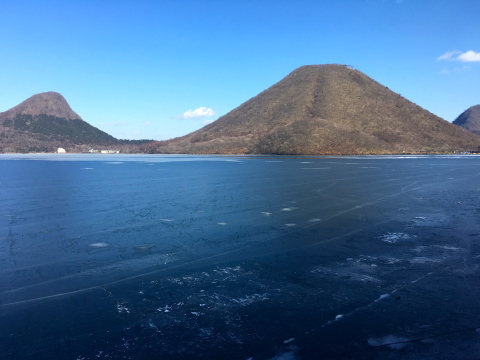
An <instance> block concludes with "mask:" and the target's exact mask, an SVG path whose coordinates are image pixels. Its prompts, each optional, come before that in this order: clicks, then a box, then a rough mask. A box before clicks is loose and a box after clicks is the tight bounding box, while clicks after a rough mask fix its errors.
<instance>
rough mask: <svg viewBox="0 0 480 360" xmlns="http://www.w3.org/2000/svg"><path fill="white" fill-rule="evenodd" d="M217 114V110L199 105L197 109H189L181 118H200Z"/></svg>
mask: <svg viewBox="0 0 480 360" xmlns="http://www.w3.org/2000/svg"><path fill="white" fill-rule="evenodd" d="M213 115H215V111H214V110H213V109H211V108H207V107H199V108H198V109H195V110H187V111H185V112H184V113H183V114H182V115H181V116H179V117H180V118H181V119H198V118H202V117H208V116H213Z"/></svg>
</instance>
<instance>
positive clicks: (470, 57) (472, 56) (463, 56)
mask: <svg viewBox="0 0 480 360" xmlns="http://www.w3.org/2000/svg"><path fill="white" fill-rule="evenodd" d="M437 60H447V61H461V62H480V53H477V52H475V51H473V50H469V51H466V52H464V53H462V52H461V51H448V52H446V53H445V54H443V55H441V56H439V57H438V58H437Z"/></svg>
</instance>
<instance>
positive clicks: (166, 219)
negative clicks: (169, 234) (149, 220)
mask: <svg viewBox="0 0 480 360" xmlns="http://www.w3.org/2000/svg"><path fill="white" fill-rule="evenodd" d="M160 221H173V220H172V219H160Z"/></svg>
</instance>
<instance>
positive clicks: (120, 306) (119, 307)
mask: <svg viewBox="0 0 480 360" xmlns="http://www.w3.org/2000/svg"><path fill="white" fill-rule="evenodd" d="M117 310H118V312H119V313H120V314H122V313H127V314H130V309H129V308H127V307H126V306H124V305H123V304H117Z"/></svg>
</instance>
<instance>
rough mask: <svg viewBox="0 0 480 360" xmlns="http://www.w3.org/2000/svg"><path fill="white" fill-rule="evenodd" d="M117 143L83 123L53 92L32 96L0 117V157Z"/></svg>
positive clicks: (77, 149) (61, 98)
mask: <svg viewBox="0 0 480 360" xmlns="http://www.w3.org/2000/svg"><path fill="white" fill-rule="evenodd" d="M117 142H118V140H117V139H115V138H114V137H113V136H111V135H109V134H107V133H106V132H103V131H101V130H99V129H97V128H96V127H93V126H92V125H90V124H88V123H87V122H85V121H83V120H82V118H81V117H80V116H79V115H78V114H77V113H76V112H74V111H73V110H72V109H71V108H70V106H69V105H68V103H67V101H66V100H65V98H64V97H63V96H62V95H60V94H59V93H56V92H44V93H41V94H37V95H33V96H32V97H30V98H28V99H27V100H25V101H23V102H22V103H20V104H19V105H17V106H15V107H13V108H11V109H10V110H7V111H5V112H2V113H0V153H1V152H53V151H55V150H56V149H57V148H59V147H63V148H66V149H67V150H69V151H85V150H86V149H88V148H89V147H90V146H94V145H105V146H108V145H112V144H116V143H117Z"/></svg>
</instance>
